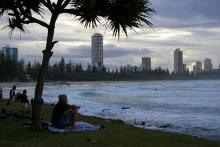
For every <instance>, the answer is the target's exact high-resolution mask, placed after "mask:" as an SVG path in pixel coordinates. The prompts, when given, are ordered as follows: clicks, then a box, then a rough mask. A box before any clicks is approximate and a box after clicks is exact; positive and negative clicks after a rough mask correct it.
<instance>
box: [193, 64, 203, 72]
mask: <svg viewBox="0 0 220 147" xmlns="http://www.w3.org/2000/svg"><path fill="white" fill-rule="evenodd" d="M193 72H194V74H197V73H201V72H202V62H200V61H196V65H194V66H193Z"/></svg>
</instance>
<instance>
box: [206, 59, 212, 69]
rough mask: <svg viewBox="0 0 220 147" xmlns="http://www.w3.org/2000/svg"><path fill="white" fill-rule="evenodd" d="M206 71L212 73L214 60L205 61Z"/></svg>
mask: <svg viewBox="0 0 220 147" xmlns="http://www.w3.org/2000/svg"><path fill="white" fill-rule="evenodd" d="M204 71H205V72H210V71H212V60H211V59H209V58H206V59H205V61H204Z"/></svg>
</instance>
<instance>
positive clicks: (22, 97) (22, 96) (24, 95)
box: [16, 89, 29, 103]
mask: <svg viewBox="0 0 220 147" xmlns="http://www.w3.org/2000/svg"><path fill="white" fill-rule="evenodd" d="M16 100H17V101H21V102H22V103H29V101H28V99H27V90H26V89H24V90H23V93H22V94H20V95H18V96H17V98H16Z"/></svg>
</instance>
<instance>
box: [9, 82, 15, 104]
mask: <svg viewBox="0 0 220 147" xmlns="http://www.w3.org/2000/svg"><path fill="white" fill-rule="evenodd" d="M15 90H16V85H13V87H12V89H11V90H10V92H9V99H8V103H7V105H9V104H10V102H11V101H12V100H13V98H14V96H15Z"/></svg>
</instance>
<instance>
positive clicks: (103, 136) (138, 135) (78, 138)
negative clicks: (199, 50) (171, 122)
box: [0, 102, 220, 147]
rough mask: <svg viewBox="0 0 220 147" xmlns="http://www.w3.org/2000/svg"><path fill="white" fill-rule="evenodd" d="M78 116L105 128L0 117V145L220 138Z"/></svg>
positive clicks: (140, 144) (195, 145)
mask: <svg viewBox="0 0 220 147" xmlns="http://www.w3.org/2000/svg"><path fill="white" fill-rule="evenodd" d="M0 108H8V109H14V110H19V109H23V108H22V107H21V106H20V104H18V103H14V104H12V105H10V106H9V107H8V106H6V104H5V103H3V102H0ZM51 110H52V107H51V106H44V107H43V111H42V113H43V115H44V120H45V121H49V120H50V114H51ZM78 119H79V120H83V121H87V122H90V123H93V124H98V125H104V126H105V127H106V129H103V130H100V131H94V132H86V133H76V132H71V133H65V134H53V133H51V132H49V131H48V130H47V129H44V130H43V131H41V132H33V131H31V130H30V129H27V128H24V127H23V126H22V124H23V123H24V122H25V121H27V120H26V119H21V118H14V117H9V118H7V119H0V147H11V146H15V147H60V146H62V147H220V142H215V141H209V140H206V139H199V138H197V137H191V136H187V135H181V134H175V133H166V132H160V131H151V130H145V129H140V128H135V127H133V126H129V125H125V124H124V123H123V122H121V121H117V120H115V121H112V120H105V119H101V118H96V117H89V116H79V118H78Z"/></svg>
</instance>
